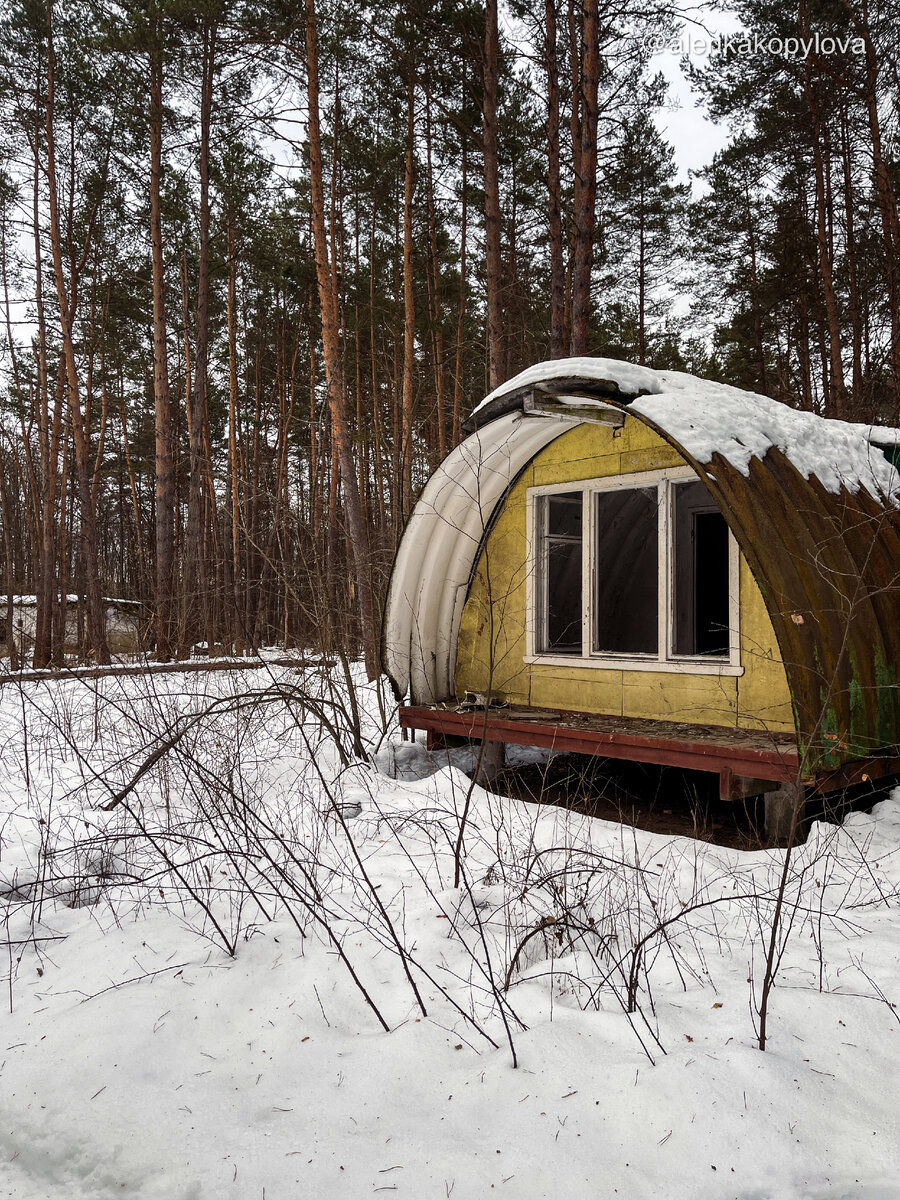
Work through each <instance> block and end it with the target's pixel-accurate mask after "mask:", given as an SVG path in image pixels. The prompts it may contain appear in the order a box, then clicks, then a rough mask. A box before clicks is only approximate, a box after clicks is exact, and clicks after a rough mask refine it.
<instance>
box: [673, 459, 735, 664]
mask: <svg viewBox="0 0 900 1200" xmlns="http://www.w3.org/2000/svg"><path fill="white" fill-rule="evenodd" d="M672 491H673V502H672V509H673V527H674V551H673V557H674V571H673V577H674V580H673V581H674V621H673V629H672V633H673V638H672V643H673V644H672V649H673V651H674V653H675V654H688V655H709V656H714V657H721V656H724V655H727V654H728V651H729V645H730V636H729V609H730V605H729V568H728V524H727V522H726V520H725V518H724V517H723V516H722V514H721V513H720V512H719V510H718V509H717V508H716V506H715V504H713V502H712V500H711V499H710V495H709V492H708V491H707V490H706V488H705V487H704V486H703V484H702V483H700V481H699V480H697V481H696V482H693V483H678V484H675V486H674V487H673V489H672Z"/></svg>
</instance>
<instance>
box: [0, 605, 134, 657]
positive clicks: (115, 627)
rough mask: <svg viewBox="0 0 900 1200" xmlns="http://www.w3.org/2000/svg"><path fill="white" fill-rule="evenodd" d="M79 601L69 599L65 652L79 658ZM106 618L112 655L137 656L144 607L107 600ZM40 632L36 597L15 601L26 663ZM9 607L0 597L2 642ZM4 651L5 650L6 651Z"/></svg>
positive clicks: (19, 641)
mask: <svg viewBox="0 0 900 1200" xmlns="http://www.w3.org/2000/svg"><path fill="white" fill-rule="evenodd" d="M77 605H78V597H77V596H75V595H70V596H67V597H66V638H65V643H64V646H63V651H64V653H66V654H77V653H78V651H79V645H78V611H77ZM103 609H104V615H105V618H106V640H107V642H108V644H109V649H110V652H111V653H112V654H136V653H137V652H138V651H139V650H140V646H141V636H140V635H141V622H142V616H143V611H144V605H143V604H142V603H141V602H140V601H139V600H117V599H112V598H104V600H103ZM36 628H37V597H36V596H14V597H13V630H14V632H15V637H16V646H17V647H18V649H19V653H20V656H21V657H22V658H23V659H25V658H26V657H27V656H28V654H29V653H30V652H31V649H32V647H33V645H34V636H35V631H36ZM7 636H8V634H7V630H6V604H5V602H4V600H3V597H2V596H0V642H3V643H5V642H6V639H7ZM4 649H5V647H4Z"/></svg>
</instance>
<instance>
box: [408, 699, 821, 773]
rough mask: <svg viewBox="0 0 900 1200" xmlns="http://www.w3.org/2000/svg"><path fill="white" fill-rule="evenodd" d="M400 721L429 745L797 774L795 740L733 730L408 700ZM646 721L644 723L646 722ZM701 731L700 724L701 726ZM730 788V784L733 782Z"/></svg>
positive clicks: (715, 770) (697, 768)
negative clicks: (749, 739) (566, 718)
mask: <svg viewBox="0 0 900 1200" xmlns="http://www.w3.org/2000/svg"><path fill="white" fill-rule="evenodd" d="M400 724H401V726H402V727H403V728H406V729H422V730H425V731H426V733H427V737H428V745H429V748H432V747H434V748H437V746H439V745H444V744H446V743H445V739H446V738H448V737H451V738H452V737H460V738H465V739H468V740H481V739H482V738H483V739H484V740H485V741H487V742H507V743H511V744H513V745H518V746H540V747H542V748H544V749H548V750H556V751H559V752H561V753H569V754H591V755H597V756H600V757H603V758H620V759H626V760H628V761H630V762H642V763H654V764H655V765H657V766H662V767H681V768H683V769H686V770H691V771H708V772H713V773H716V774H719V775H720V778H721V776H722V774H723V773H724V772H728V773H729V780H730V779H731V777H733V776H738V777H743V778H747V779H758V780H766V781H769V782H771V783H773V784H774V785H776V786H777V785H778V784H780V783H786V782H790V781H793V780H796V778H797V772H798V770H799V765H800V763H799V756H798V754H797V750H796V747H795V746H788V745H773V746H771V747H770V748H765V747H754V746H748V745H746V744H741V741H740V740H739V739H737V738H736V739H735V740H734V741H729V739H728V732H729V731H728V730H727V729H722V730H721V737H720V738H719V740H717V741H705V740H700V738H691V737H689V736H688V737H675V736H672V735H668V736H664V735H662V734H660V735H659V736H648V735H647V733H646V732H645V731H644V730H643V729H642V731H641V732H640V733H636V732H629V731H628V730H627V728H626V729H625V730H609V729H596V728H591V727H590V725H589V724H588V723H579V724H578V725H577V726H573V725H567V724H565V723H564V722H552V723H551V722H547V721H534V720H528V719H527V718H522V717H518V716H517V717H516V718H511V717H504V716H500V715H493V714H488V715H486V714H485V713H483V712H453V711H451V710H448V709H441V708H429V707H425V706H412V705H410V706H404V707H401V709H400ZM646 724H647V723H646V722H642V723H641V725H642V726H644V725H646ZM698 732H699V730H698ZM728 787H729V790H730V788H731V784H730V782H729V784H728Z"/></svg>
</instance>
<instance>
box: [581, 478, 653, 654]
mask: <svg viewBox="0 0 900 1200" xmlns="http://www.w3.org/2000/svg"><path fill="white" fill-rule="evenodd" d="M595 503H596V508H595V516H596V522H597V537H596V571H595V576H594V649H595V650H596V651H598V652H600V653H608V654H657V653H658V651H659V618H658V613H659V535H658V532H657V530H658V520H657V503H658V491H657V489H656V488H655V487H649V488H627V489H621V490H616V491H610V492H598V493H597V495H596V499H595Z"/></svg>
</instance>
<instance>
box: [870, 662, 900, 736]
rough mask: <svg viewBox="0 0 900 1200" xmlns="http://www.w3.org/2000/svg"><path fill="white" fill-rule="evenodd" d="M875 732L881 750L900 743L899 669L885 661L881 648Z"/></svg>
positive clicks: (877, 669) (877, 673) (877, 677)
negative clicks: (899, 712)
mask: <svg viewBox="0 0 900 1200" xmlns="http://www.w3.org/2000/svg"><path fill="white" fill-rule="evenodd" d="M875 696H876V717H875V732H876V737H877V739H878V746H879V748H884V747H887V746H895V745H896V744H897V743H898V741H900V719H898V708H900V703H898V690H897V668H896V666H895V665H894V663H889V662H887V661H886V660H885V657H884V651H883V650H882V648H881V647H880V646H878V647H877V648H876V650H875Z"/></svg>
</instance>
